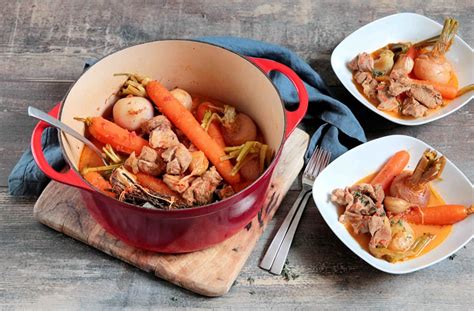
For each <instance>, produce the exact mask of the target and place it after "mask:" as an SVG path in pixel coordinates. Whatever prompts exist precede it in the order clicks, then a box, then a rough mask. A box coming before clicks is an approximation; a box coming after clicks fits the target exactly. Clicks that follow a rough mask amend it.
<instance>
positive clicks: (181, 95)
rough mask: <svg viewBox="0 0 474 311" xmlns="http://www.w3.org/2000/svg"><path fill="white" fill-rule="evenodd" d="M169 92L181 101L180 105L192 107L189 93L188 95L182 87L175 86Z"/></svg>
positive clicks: (189, 108)
mask: <svg viewBox="0 0 474 311" xmlns="http://www.w3.org/2000/svg"><path fill="white" fill-rule="evenodd" d="M170 93H171V94H172V95H173V97H174V98H176V99H177V100H178V101H179V102H180V103H181V105H183V106H184V107H185V108H186V109H188V110H191V108H192V107H193V99H192V98H191V95H189V93H188V92H186V91H185V90H183V89H178V88H176V89H174V90H172V91H171V92H170Z"/></svg>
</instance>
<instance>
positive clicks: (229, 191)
mask: <svg viewBox="0 0 474 311" xmlns="http://www.w3.org/2000/svg"><path fill="white" fill-rule="evenodd" d="M234 194H235V191H234V189H233V188H232V186H231V185H225V186H224V187H223V188H222V189H220V190H218V191H217V195H218V196H219V199H221V200H224V199H226V198H228V197H231V196H233V195H234Z"/></svg>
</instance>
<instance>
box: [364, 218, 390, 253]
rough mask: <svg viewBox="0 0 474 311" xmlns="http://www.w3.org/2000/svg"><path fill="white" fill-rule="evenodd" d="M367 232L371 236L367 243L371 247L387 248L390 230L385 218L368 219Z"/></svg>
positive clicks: (388, 222)
mask: <svg viewBox="0 0 474 311" xmlns="http://www.w3.org/2000/svg"><path fill="white" fill-rule="evenodd" d="M369 232H370V235H371V236H372V238H371V239H370V242H369V246H371V247H387V246H388V244H390V241H391V240H392V229H391V228H390V220H389V219H388V217H387V216H372V217H370V221H369Z"/></svg>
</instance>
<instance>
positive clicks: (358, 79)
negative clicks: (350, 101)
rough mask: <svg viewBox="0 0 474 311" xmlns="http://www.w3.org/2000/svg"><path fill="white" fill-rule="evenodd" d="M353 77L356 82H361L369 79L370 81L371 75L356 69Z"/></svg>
mask: <svg viewBox="0 0 474 311" xmlns="http://www.w3.org/2000/svg"><path fill="white" fill-rule="evenodd" d="M354 79H355V80H356V82H357V83H358V84H362V82H364V81H366V80H369V81H368V82H370V81H371V80H372V79H373V77H372V74H371V73H370V72H365V71H357V72H356V74H355V75H354Z"/></svg>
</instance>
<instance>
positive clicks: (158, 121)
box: [141, 115, 171, 134]
mask: <svg viewBox="0 0 474 311" xmlns="http://www.w3.org/2000/svg"><path fill="white" fill-rule="evenodd" d="M160 126H161V127H169V128H171V122H170V120H168V118H167V117H165V116H164V115H159V116H156V117H153V118H151V119H150V120H148V121H146V122H143V124H142V125H141V128H142V132H143V133H145V134H150V133H151V131H153V130H154V129H156V128H158V127H160Z"/></svg>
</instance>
